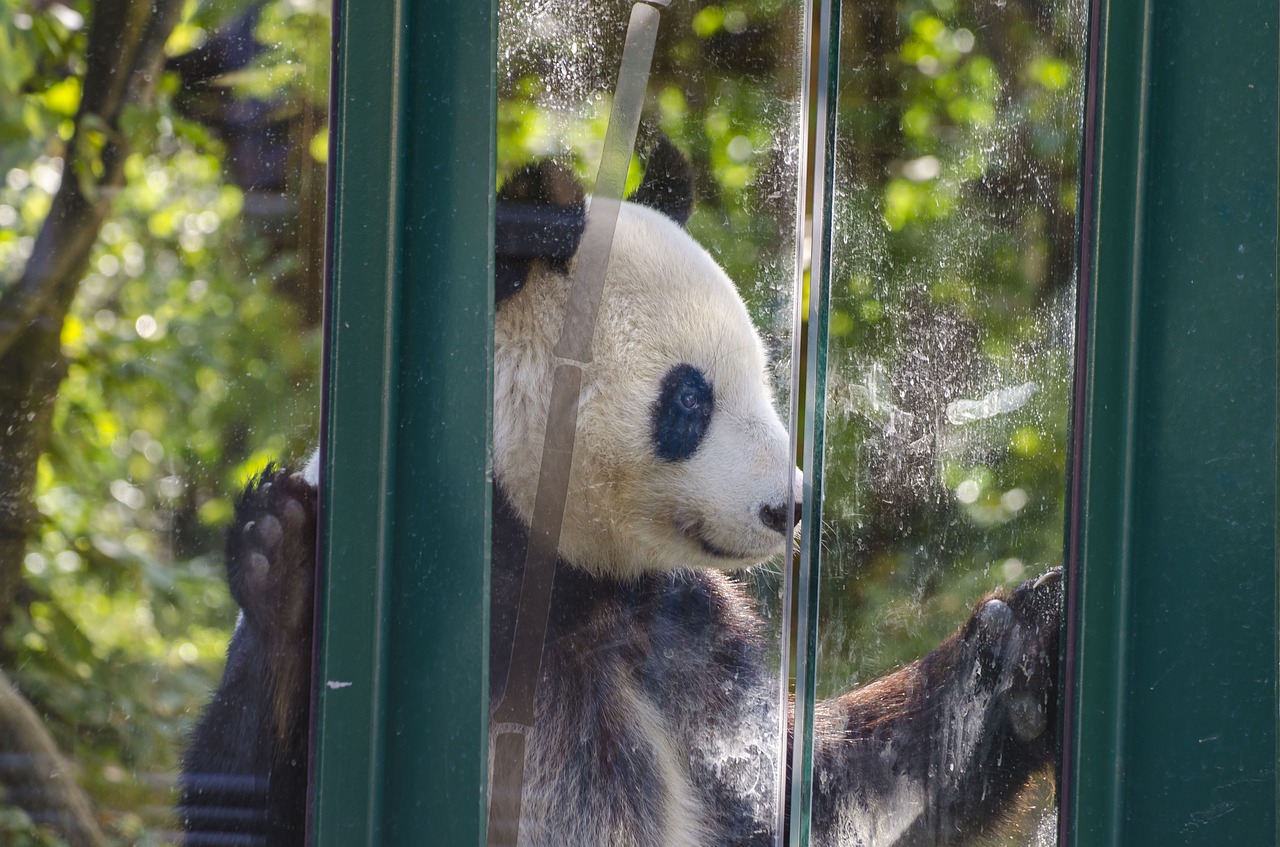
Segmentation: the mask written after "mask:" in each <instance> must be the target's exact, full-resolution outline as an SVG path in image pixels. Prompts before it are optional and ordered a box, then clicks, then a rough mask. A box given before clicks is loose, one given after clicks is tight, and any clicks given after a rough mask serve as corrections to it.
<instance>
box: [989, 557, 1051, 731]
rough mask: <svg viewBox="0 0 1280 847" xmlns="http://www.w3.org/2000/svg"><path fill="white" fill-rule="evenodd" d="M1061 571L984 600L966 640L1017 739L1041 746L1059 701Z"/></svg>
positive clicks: (1009, 727) (1044, 575) (1047, 574)
mask: <svg viewBox="0 0 1280 847" xmlns="http://www.w3.org/2000/svg"><path fill="white" fill-rule="evenodd" d="M1061 621H1062V569H1061V568H1053V569H1052V570H1049V571H1046V572H1045V573H1043V574H1041V575H1040V576H1038V577H1036V578H1034V579H1030V580H1027V581H1026V582H1024V583H1023V584H1022V585H1020V586H1018V587H1017V588H1015V589H1014V590H1013V591H1012V592H1010V593H1008V594H1005V595H1003V596H1001V595H996V596H993V597H990V598H988V599H987V600H985V601H983V602H982V603H981V604H980V605H979V606H978V609H977V611H975V612H974V615H973V618H972V620H971V622H970V625H969V627H968V630H967V632H966V635H965V642H966V645H967V646H969V647H970V648H971V649H974V650H976V653H977V657H978V662H979V666H980V667H981V668H982V669H983V673H984V675H985V676H987V678H988V680H989V682H990V684H992V685H994V688H995V692H996V701H997V703H998V704H999V705H1000V706H1001V707H1003V710H1004V713H1005V719H1006V721H1007V726H1008V729H1009V731H1010V732H1011V734H1012V735H1013V737H1014V738H1015V739H1016V740H1017V741H1020V742H1023V743H1031V742H1036V741H1038V740H1039V739H1041V738H1042V736H1044V735H1045V731H1046V730H1047V729H1048V728H1049V727H1050V726H1052V724H1053V717H1054V713H1055V712H1056V709H1057V701H1058V640H1059V629H1060V627H1061Z"/></svg>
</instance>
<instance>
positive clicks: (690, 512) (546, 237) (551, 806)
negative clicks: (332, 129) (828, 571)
mask: <svg viewBox="0 0 1280 847" xmlns="http://www.w3.org/2000/svg"><path fill="white" fill-rule="evenodd" d="M583 208H584V201H583V195H582V190H581V188H580V187H579V186H578V184H577V182H576V180H575V179H574V178H573V177H572V176H571V175H570V174H569V173H568V171H567V170H565V169H563V168H560V167H557V166H556V165H554V164H551V163H546V162H544V163H540V164H538V165H535V166H531V167H529V168H527V169H525V170H524V171H521V172H520V173H518V174H517V175H515V176H513V177H512V178H511V179H510V180H509V181H508V182H507V184H505V185H504V187H503V189H502V191H501V192H500V194H499V232H498V245H499V255H498V257H497V266H496V267H497V274H496V278H497V292H498V295H497V299H498V306H497V312H496V318H495V327H494V433H493V455H494V480H495V481H494V489H493V500H494V502H493V516H494V517H493V547H492V549H493V561H492V631H491V643H492V645H493V646H492V654H491V661H490V674H491V684H490V691H491V697H492V701H491V709H492V708H493V706H494V705H495V704H496V703H497V702H498V700H499V699H500V698H501V696H502V693H503V686H504V684H505V682H506V679H507V670H508V666H509V663H510V661H511V659H510V657H511V642H512V638H513V633H514V630H515V625H516V620H515V619H516V609H517V604H518V600H519V595H520V585H521V576H522V571H523V568H524V561H525V554H526V550H527V545H528V539H529V525H530V520H531V515H532V511H533V499H534V492H535V490H536V488H537V483H538V467H539V461H540V458H541V457H540V450H541V447H540V445H541V444H542V436H543V432H544V429H545V427H546V421H547V416H548V402H549V395H550V384H551V374H552V370H553V368H554V367H555V365H556V359H555V356H554V355H553V352H552V348H553V346H554V344H555V342H556V338H557V336H558V334H559V331H560V326H561V323H562V320H563V315H564V307H565V301H566V297H567V296H568V291H569V286H570V271H571V267H572V257H573V254H574V251H575V250H576V247H577V243H578V238H579V237H580V235H581V232H582V224H583ZM691 209H692V181H691V175H690V172H689V167H688V164H687V163H686V162H685V160H684V159H683V158H682V157H681V156H680V155H679V154H678V153H677V152H676V151H675V150H674V148H673V147H672V146H671V145H670V144H669V142H660V143H659V146H658V147H657V148H656V149H655V150H654V151H653V153H652V154H651V155H650V160H649V164H648V168H647V172H646V175H645V179H644V181H643V182H642V184H641V186H640V188H639V190H638V191H637V192H636V194H635V195H634V196H633V197H632V200H631V202H626V203H623V204H622V206H621V209H620V211H619V214H618V220H617V229H616V234H615V237H614V242H613V249H612V255H611V260H610V263H609V268H608V272H607V276H606V293H605V297H604V301H603V304H602V307H601V311H600V317H599V322H598V326H597V329H596V332H595V336H594V347H593V360H592V362H591V363H590V364H589V365H587V366H586V369H585V370H586V373H585V377H584V384H583V388H582V397H581V408H580V413H579V418H578V436H577V443H576V447H575V450H574V454H573V464H572V468H571V476H570V491H569V498H568V503H567V507H566V513H565V518H564V526H563V530H562V533H561V536H560V545H559V560H558V562H557V564H556V576H555V585H554V594H553V600H552V606H551V614H550V619H549V622H548V628H547V635H546V639H545V643H544V651H543V661H542V666H541V678H540V682H539V685H538V693H537V700H536V715H537V719H536V723H535V726H534V728H533V729H532V731H531V732H530V733H529V735H528V737H527V738H526V744H527V759H526V769H525V772H524V786H525V788H524V792H523V815H522V818H521V829H520V843H521V844H524V845H545V847H553V845H554V847H559V845H635V847H641V845H653V847H659V846H660V845H661V847H675V845H681V846H682V847H683V846H684V845H688V847H692V845H767V844H772V843H773V839H774V834H775V829H776V827H777V826H778V822H777V819H776V813H775V811H774V808H775V806H774V804H775V802H776V800H777V798H776V796H775V795H776V781H777V776H776V775H777V774H778V772H779V757H780V756H783V755H789V750H782V749H779V748H780V747H781V746H782V745H781V744H779V738H780V736H781V735H783V734H784V733H781V732H780V731H779V730H780V728H781V727H782V726H784V725H785V727H786V732H785V737H786V739H787V746H788V747H789V746H790V735H791V733H790V725H791V722H792V721H791V717H790V715H789V714H788V715H781V714H779V704H778V699H779V698H778V683H777V680H776V671H773V670H769V669H768V668H769V662H768V657H767V654H766V650H765V646H764V641H763V638H762V624H761V620H760V619H759V618H758V616H757V613H756V611H755V610H754V607H753V603H752V601H751V600H750V599H749V598H748V596H747V595H746V593H745V592H744V590H743V588H741V587H740V585H739V583H738V582H737V581H735V580H734V578H733V577H732V575H731V574H732V572H733V571H736V570H741V569H744V568H749V567H751V566H753V565H757V564H759V563H761V562H762V561H764V560H766V559H768V558H770V557H774V556H777V555H778V554H780V553H782V552H784V551H786V550H788V549H790V546H791V544H792V538H791V537H790V535H789V533H790V531H791V525H792V520H791V519H792V517H793V516H794V517H795V518H797V519H798V516H799V503H800V493H799V492H800V487H799V483H798V481H797V480H796V479H795V477H797V476H798V473H797V474H793V473H792V471H793V470H794V468H793V467H792V465H793V462H792V458H791V453H790V448H789V443H788V438H787V433H786V430H785V428H784V426H783V424H782V423H781V421H780V419H779V417H778V415H777V413H776V411H775V409H774V408H773V405H772V402H771V399H770V391H769V388H768V385H767V383H766V378H765V355H764V351H763V347H762V344H761V341H760V338H759V336H758V334H757V333H756V331H755V329H754V328H753V326H752V323H751V320H750V318H749V316H748V313H747V310H746V308H745V306H744V304H743V301H742V299H741V298H740V296H739V295H738V293H737V290H736V289H735V287H734V285H733V283H732V281H731V280H730V279H729V278H728V276H727V275H726V274H725V273H724V271H723V270H721V268H720V267H719V266H718V265H717V264H716V262H715V261H714V260H713V259H712V258H711V256H710V255H709V254H708V253H707V252H706V251H705V250H703V249H702V247H700V246H699V245H698V244H697V243H696V242H695V241H694V240H693V239H692V238H691V237H690V236H689V235H688V234H687V233H686V232H685V230H684V228H683V225H684V223H685V221H686V219H687V217H688V215H689V212H690V210H691ZM504 211H505V212H510V213H511V214H504ZM531 213H532V214H531ZM539 215H541V218H539ZM530 220H543V221H545V222H546V225H545V226H544V227H541V228H535V229H534V230H533V231H531V230H530V229H529V226H528V222H529V221H530ZM504 222H505V223H506V224H509V227H508V226H506V225H504ZM315 530H316V474H315V462H314V460H313V461H312V463H311V465H310V466H309V467H308V468H307V469H306V471H305V472H303V473H294V472H291V471H290V470H288V469H283V468H268V469H267V470H266V471H265V472H264V473H263V474H262V475H261V476H260V477H259V478H258V479H257V480H255V481H254V482H253V483H251V484H250V485H249V486H248V488H247V489H246V491H245V492H244V494H243V496H242V497H241V499H240V502H239V504H238V506H237V509H236V517H235V525H234V526H233V528H232V529H231V531H230V536H229V540H228V547H227V568H228V579H229V582H230V586H231V590H232V592H233V594H234V596H235V597H236V599H237V601H238V602H239V603H240V605H241V607H242V609H243V613H242V615H241V618H240V621H239V624H238V625H237V628H236V631H235V634H234V636H233V638H232V642H231V646H230V650H229V655H228V661H227V668H226V671H225V674H224V677H223V679H222V682H221V684H220V685H219V687H218V689H217V691H216V693H215V694H214V696H213V699H212V701H211V702H210V704H209V706H208V707H207V709H206V710H205V712H204V714H203V716H202V718H201V720H200V722H199V723H198V725H197V727H196V729H195V731H194V734H193V737H192V743H191V745H190V749H189V750H188V752H187V754H186V757H185V759H184V762H183V774H182V779H181V798H180V817H181V820H182V824H183V828H184V830H185V832H186V843H187V844H188V845H192V847H194V845H203V844H230V843H236V844H252V843H257V844H273V845H276V844H300V843H302V838H303V829H304V820H303V817H304V814H305V812H304V810H305V807H306V802H305V792H306V765H305V762H306V750H307V725H308V704H309V695H308V690H307V685H306V679H307V673H306V671H307V669H308V666H309V661H310V660H309V656H310V634H311V620H310V609H311V599H310V598H311V591H312V585H313V580H312V568H313V562H314V550H315V546H314V545H315ZM1060 599H1061V583H1060V579H1059V575H1058V572H1056V571H1050V572H1049V573H1047V574H1045V575H1043V576H1041V577H1039V578H1038V579H1035V580H1032V581H1029V582H1027V583H1025V584H1023V585H1022V586H1020V587H1018V588H1017V589H1015V590H1013V591H1012V592H1011V593H1008V594H997V595H992V596H989V597H987V598H984V599H983V600H981V601H980V602H979V603H978V604H977V606H976V608H975V611H974V613H973V615H972V616H971V618H970V619H969V621H968V622H967V623H966V624H965V625H964V626H963V627H962V628H961V629H960V630H959V631H958V632H956V633H955V634H954V635H952V636H951V637H950V638H949V639H948V640H946V641H945V642H944V643H943V644H942V645H941V646H939V647H938V648H937V649H935V650H934V651H933V652H931V653H929V654H928V655H927V656H925V657H924V658H922V659H920V660H919V661H917V662H915V663H914V664H911V665H909V666H907V667H905V668H903V669H901V670H899V671H898V672H896V673H893V674H891V675H889V676H886V677H883V678H881V679H879V680H877V681H875V682H873V683H872V684H870V685H867V686H866V687H864V688H860V689H858V690H854V691H851V692H849V693H847V694H845V695H843V696H841V697H837V698H835V699H832V700H830V701H826V702H822V703H819V704H818V705H817V709H816V718H815V729H814V744H815V749H814V754H813V762H814V777H813V808H812V823H811V834H812V842H813V843H814V844H815V845H850V847H852V846H853V845H859V847H873V845H874V847H887V845H959V844H965V843H967V842H969V841H971V840H973V839H974V838H975V837H977V836H980V835H982V834H984V833H986V832H988V831H990V830H992V829H994V828H996V827H998V826H999V825H1000V823H1001V822H1002V819H1003V818H1004V817H1005V814H1006V812H1007V810H1009V809H1010V808H1011V806H1012V805H1014V804H1015V802H1016V799H1017V797H1018V795H1019V794H1020V792H1021V791H1022V789H1023V788H1024V786H1025V785H1026V784H1027V782H1028V780H1029V779H1030V778H1031V777H1032V776H1033V775H1034V774H1036V773H1037V772H1039V771H1043V770H1045V769H1047V768H1048V767H1049V766H1050V763H1051V761H1052V757H1053V753H1054V750H1055V732H1054V730H1053V727H1054V726H1055V712H1056V707H1057V693H1056V685H1057V661H1058V629H1059V603H1060ZM780 722H782V723H780ZM788 761H789V759H788ZM224 837H225V838H235V839H239V840H221V839H223V838H224Z"/></svg>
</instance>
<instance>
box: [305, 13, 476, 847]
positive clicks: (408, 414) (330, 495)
mask: <svg viewBox="0 0 1280 847" xmlns="http://www.w3.org/2000/svg"><path fill="white" fill-rule="evenodd" d="M336 12H337V13H336V16H335V31H336V45H337V50H336V54H335V68H334V97H333V115H334V118H333V133H332V138H333V151H332V156H331V159H330V160H331V161H332V162H333V187H332V205H331V208H332V214H331V234H332V239H333V247H332V250H331V274H330V275H331V284H332V290H331V291H330V295H329V307H330V308H329V315H328V318H327V326H328V331H329V336H328V342H329V343H328V360H327V366H328V372H327V374H326V385H327V394H326V398H325V399H326V411H325V415H324V436H323V438H322V450H323V457H324V462H323V463H322V464H323V465H324V468H325V473H324V477H323V478H322V484H323V485H324V490H325V493H326V498H327V499H326V506H325V510H326V514H325V524H324V535H323V539H324V568H325V569H324V574H325V579H324V584H323V586H322V598H323V600H322V611H321V615H320V624H319V627H320V636H321V641H320V643H321V658H320V660H319V664H318V671H317V674H318V677H317V680H318V682H317V688H318V695H317V697H318V703H317V705H318V708H317V718H316V736H315V737H316V749H315V763H316V764H315V771H314V772H315V792H314V800H313V806H314V809H313V816H312V825H313V843H315V844H321V845H335V847H336V845H342V847H350V845H360V844H366V845H396V844H404V845H410V844H412V845H420V844H422V843H424V840H425V839H428V838H429V839H430V841H431V843H440V844H450V845H455V844H457V845H461V844H468V843H470V844H480V843H482V841H483V839H484V808H485V803H484V799H485V787H486V784H487V776H486V768H487V765H486V763H487V751H488V741H487V738H488V735H487V711H488V676H487V674H486V672H485V669H486V667H487V665H488V658H489V637H488V635H489V618H488V568H487V563H488V556H489V510H490V486H489V479H488V477H489V467H490V456H489V431H490V429H491V427H490V414H491V413H490V403H491V399H490V397H491V394H492V389H491V384H492V382H491V375H490V373H491V367H490V361H491V358H492V356H491V348H492V334H493V331H492V323H493V321H492V316H493V305H492V304H493V281H492V280H493V267H492V266H493V235H492V232H493V185H494V148H495V134H496V125H495V118H494V115H495V108H496V99H495V81H494V80H495V72H494V67H495V57H496V50H495V43H496V29H495V28H496V19H497V14H496V4H495V3H494V2H488V3H485V2H480V3H474V2H467V3H458V2H453V0H419V2H413V3H410V2H408V0H392V1H391V2H386V0H380V2H373V0H343V2H341V3H339V4H338V9H337V10H336Z"/></svg>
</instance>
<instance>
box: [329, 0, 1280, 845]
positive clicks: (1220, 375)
mask: <svg viewBox="0 0 1280 847" xmlns="http://www.w3.org/2000/svg"><path fill="white" fill-rule="evenodd" d="M1099 5H1100V8H1099V10H1098V13H1097V14H1095V16H1094V22H1095V26H1096V27H1097V31H1098V33H1099V38H1098V40H1097V42H1096V43H1097V44H1098V45H1099V51H1100V52H1099V57H1098V61H1097V62H1096V63H1095V70H1096V73H1097V84H1096V85H1095V86H1093V91H1094V95H1095V98H1096V99H1095V100H1094V101H1093V103H1094V105H1095V107H1096V108H1095V110H1094V119H1093V120H1091V121H1090V122H1089V129H1088V138H1089V140H1090V141H1092V142H1093V143H1094V147H1093V150H1092V155H1093V158H1092V162H1093V166H1092V167H1091V168H1090V172H1089V174H1088V178H1087V179H1086V181H1085V184H1084V188H1085V192H1084V205H1085V212H1086V214H1085V221H1086V225H1085V231H1084V232H1085V248H1086V249H1085V251H1084V264H1083V266H1082V280H1083V281H1085V282H1086V283H1087V285H1088V289H1089V294H1090V296H1089V299H1088V301H1087V302H1088V304H1089V308H1088V312H1087V321H1086V322H1085V323H1084V324H1083V326H1084V332H1083V334H1082V347H1081V349H1082V351H1084V352H1085V353H1086V354H1087V355H1086V359H1085V360H1084V364H1085V367H1083V368H1082V370H1081V377H1080V378H1081V382H1082V387H1083V388H1084V389H1085V392H1086V393H1085V397H1086V401H1085V404H1084V405H1083V406H1082V407H1081V414H1080V415H1079V417H1078V420H1077V431H1078V436H1079V438H1080V441H1081V443H1082V445H1083V449H1082V450H1081V451H1080V452H1079V453H1078V456H1077V467H1076V468H1075V470H1074V473H1073V483H1072V484H1073V489H1074V491H1075V495H1076V496H1075V502H1076V503H1077V504H1078V505H1077V507H1076V509H1075V511H1074V513H1073V532H1072V538H1073V542H1072V546H1071V549H1070V550H1069V559H1070V560H1072V561H1073V562H1074V563H1075V564H1076V565H1077V570H1076V571H1075V575H1076V578H1075V579H1074V580H1072V582H1071V584H1070V595H1071V596H1070V603H1071V611H1072V615H1071V616H1070V622H1071V631H1070V632H1069V639H1068V640H1069V642H1070V643H1071V644H1072V646H1073V648H1074V649H1073V650H1071V651H1070V653H1069V664H1070V665H1071V667H1072V668H1073V673H1072V675H1071V676H1070V677H1069V683H1071V685H1072V691H1071V693H1070V695H1069V698H1068V700H1067V702H1066V706H1067V710H1068V713H1069V720H1068V723H1067V731H1068V737H1067V752H1068V755H1069V770H1068V773H1067V775H1066V778H1065V780H1064V782H1063V787H1062V800H1063V806H1064V823H1065V827H1066V830H1067V834H1068V837H1069V839H1070V843H1072V844H1077V845H1095V844H1125V845H1132V844H1159V845H1165V844H1169V843H1177V844H1206V845H1209V844H1212V845H1219V844H1224V843H1242V844H1265V843H1276V841H1275V838H1276V826H1277V819H1276V813H1275V809H1276V798H1277V784H1276V760H1277V731H1276V730H1277V726H1276V724H1277V713H1276V703H1277V692H1276V677H1277V673H1276V668H1277V641H1276V622H1277V591H1276V589H1277V580H1276V575H1277V561H1276V531H1277V527H1276V505H1277V500H1276V482H1277V451H1276V435H1277V433H1276V400H1277V393H1276V375H1277V370H1276V318H1277V302H1276V281H1277V264H1276V261H1277V251H1276V243H1277V233H1278V230H1277V202H1276V198H1277V189H1278V185H1277V149H1278V148H1280V140H1278V136H1277V124H1278V119H1277V115H1278V108H1277V101H1278V86H1277V81H1278V78H1280V58H1278V57H1280V49H1278V48H1280V44H1278V41H1277V33H1278V32H1280V20H1278V19H1277V9H1276V7H1275V4H1274V2H1272V0H1224V2H1223V3H1219V4H1203V3H1199V4H1198V3H1195V2H1193V0H1168V2H1165V3H1161V4H1159V5H1158V6H1157V5H1156V4H1153V3H1150V2H1147V3H1129V2H1118V0H1117V2H1110V3H1105V2H1100V4H1099ZM335 21H336V34H337V58H336V63H335V86H334V89H335V96H334V100H333V103H334V121H333V133H332V138H333V153H332V156H331V161H332V162H333V179H334V184H333V193H332V197H333V215H332V220H331V228H332V238H333V249H332V251H331V260H332V261H331V277H332V286H333V287H332V291H331V292H330V300H329V303H330V311H329V316H328V325H329V327H330V335H329V358H328V363H327V368H328V372H327V383H326V384H327V386H328V389H327V391H328V393H327V395H326V414H325V418H324V420H325V424H324V426H325V436H324V438H323V450H324V459H325V461H324V463H323V464H324V466H325V471H324V480H323V482H324V484H325V491H326V498H327V499H326V516H325V530H324V544H325V571H324V573H325V580H324V584H323V587H322V588H323V591H322V605H323V608H322V615H321V617H320V623H319V628H320V636H321V646H322V651H321V658H320V660H319V664H318V670H317V673H318V694H317V698H318V699H317V712H316V715H317V717H316V720H317V726H316V749H315V756H316V767H315V782H316V786H315V787H316V790H315V795H314V816H313V836H314V843H317V844H326V845H327V844H332V845H344V847H346V845H358V844H367V845H374V844H388V845H395V844H406V845H407V844H415V845H416V844H420V843H422V842H423V841H424V840H430V842H432V843H437V842H438V843H441V844H450V845H453V844H480V843H481V842H482V841H483V839H484V832H485V827H484V789H485V784H486V761H487V750H488V741H487V733H486V712H487V701H488V693H487V674H486V672H485V668H486V666H487V659H488V609H487V592H488V585H487V578H488V577H487V567H486V566H485V565H486V563H487V561H488V544H489V537H488V522H489V508H490V504H489V496H490V494H489V475H490V461H489V446H488V433H489V429H490V408H489V404H490V390H491V389H490V386H491V374H490V366H489V358H490V352H491V346H492V342H491V336H492V329H491V324H492V321H491V318H492V220H493V205H492V204H493V184H494V176H493V169H494V135H495V132H494V130H495V127H494V107H495V95H494V60H495V53H496V48H495V42H496V35H495V23H496V9H495V3H494V2H493V0H489V2H486V3H481V4H474V3H457V2H444V0H423V2H419V3H409V2H407V0H392V2H373V0H342V2H340V3H339V9H338V13H337V15H336V17H335ZM402 436H403V437H402ZM1064 843H1066V842H1064Z"/></svg>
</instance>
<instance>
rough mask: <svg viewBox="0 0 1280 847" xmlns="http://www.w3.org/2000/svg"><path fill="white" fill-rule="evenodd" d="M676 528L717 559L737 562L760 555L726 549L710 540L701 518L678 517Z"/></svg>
mask: <svg viewBox="0 0 1280 847" xmlns="http://www.w3.org/2000/svg"><path fill="white" fill-rule="evenodd" d="M675 524H676V529H677V530H679V532H680V534H681V535H683V536H684V537H685V538H687V539H689V540H690V541H692V542H693V543H694V544H696V545H698V548H699V549H700V550H702V552H703V553H706V554H707V555H708V556H711V557H712V558H715V559H728V560H731V561H735V562H742V561H753V560H755V559H758V558H759V556H753V555H749V554H746V553H741V552H737V553H735V552H733V551H732V550H726V549H725V548H723V547H721V546H720V545H719V544H716V543H715V542H714V541H710V540H708V539H707V536H706V526H705V524H704V523H703V521H702V520H701V519H697V518H695V519H682V518H680V517H677V518H676V520H675Z"/></svg>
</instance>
